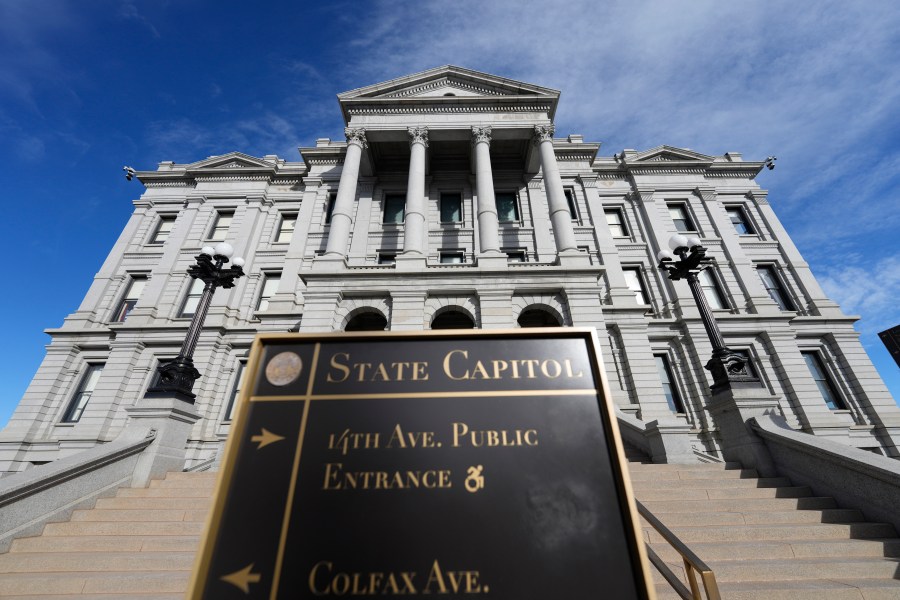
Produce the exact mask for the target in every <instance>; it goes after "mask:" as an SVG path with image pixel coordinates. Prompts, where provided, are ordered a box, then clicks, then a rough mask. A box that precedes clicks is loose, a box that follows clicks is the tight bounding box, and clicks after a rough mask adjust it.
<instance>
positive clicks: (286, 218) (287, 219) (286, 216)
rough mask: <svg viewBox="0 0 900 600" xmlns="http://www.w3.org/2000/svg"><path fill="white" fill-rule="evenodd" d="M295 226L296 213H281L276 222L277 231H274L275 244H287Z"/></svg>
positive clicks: (292, 235)
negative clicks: (279, 218)
mask: <svg viewBox="0 0 900 600" xmlns="http://www.w3.org/2000/svg"><path fill="white" fill-rule="evenodd" d="M296 226H297V213H282V215H281V221H280V222H279V223H278V231H277V232H276V233H275V243H276V244H287V243H289V242H290V241H291V239H292V238H293V237H294V228H295V227H296Z"/></svg>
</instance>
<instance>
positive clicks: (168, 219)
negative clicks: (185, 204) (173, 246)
mask: <svg viewBox="0 0 900 600" xmlns="http://www.w3.org/2000/svg"><path fill="white" fill-rule="evenodd" d="M174 226H175V215H161V216H160V217H159V223H157V224H156V229H155V230H154V231H153V235H152V236H150V243H151V244H164V243H165V242H166V240H168V239H169V234H170V233H172V227H174Z"/></svg>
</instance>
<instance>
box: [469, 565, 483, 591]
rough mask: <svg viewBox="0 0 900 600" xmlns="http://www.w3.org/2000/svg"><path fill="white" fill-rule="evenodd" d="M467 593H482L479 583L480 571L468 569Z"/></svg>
mask: <svg viewBox="0 0 900 600" xmlns="http://www.w3.org/2000/svg"><path fill="white" fill-rule="evenodd" d="M466 593H467V594H480V593H481V584H480V583H478V571H466Z"/></svg>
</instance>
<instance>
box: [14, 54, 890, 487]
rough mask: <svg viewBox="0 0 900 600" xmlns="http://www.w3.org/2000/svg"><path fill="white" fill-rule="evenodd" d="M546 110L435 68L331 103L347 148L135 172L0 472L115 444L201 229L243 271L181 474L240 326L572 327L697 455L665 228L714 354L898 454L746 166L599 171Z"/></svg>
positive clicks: (659, 152) (640, 410)
mask: <svg viewBox="0 0 900 600" xmlns="http://www.w3.org/2000/svg"><path fill="white" fill-rule="evenodd" d="M558 100H559V92H557V91H555V90H551V89H547V88H542V87H539V86H535V85H531V84H527V83H522V82H516V81H510V80H508V79H503V78H500V77H495V76H491V75H487V74H483V73H477V72H473V71H469V70H466V69H461V68H458V67H441V68H437V69H432V70H430V71H426V72H423V73H419V74H416V75H410V76H407V77H403V78H400V79H396V80H393V81H389V82H386V83H382V84H378V85H373V86H369V87H365V88H360V89H357V90H353V91H350V92H346V93H344V94H341V95H340V96H339V102H340V106H341V110H342V112H343V118H344V122H345V125H346V138H347V141H332V140H329V139H319V140H316V144H315V146H314V147H309V148H301V149H300V153H301V155H302V158H303V160H302V162H288V161H285V160H284V159H281V158H278V157H276V156H265V157H263V158H255V157H251V156H247V155H245V154H241V153H238V152H233V153H231V154H226V155H222V156H214V157H210V158H208V159H206V160H202V161H199V162H195V163H192V164H183V165H182V164H174V163H171V162H163V163H160V165H159V167H158V169H157V170H156V171H143V172H138V173H137V177H138V179H139V180H140V181H141V182H142V183H143V184H144V186H145V188H146V190H145V192H144V193H143V195H142V196H141V197H140V199H138V200H136V201H135V202H134V204H135V211H134V214H133V215H132V217H131V219H130V220H129V222H128V224H127V225H126V226H125V229H124V231H123V232H122V234H121V236H120V237H119V240H118V241H117V242H116V244H115V246H114V247H113V248H112V251H111V252H110V254H109V257H108V258H107V260H106V261H105V263H104V264H103V266H102V268H101V269H100V272H99V273H97V275H96V277H95V278H94V281H93V284H92V285H91V287H90V290H89V291H88V293H87V295H86V297H85V298H84V301H83V302H82V304H81V306H80V307H79V308H78V310H77V311H76V312H74V313H73V314H71V315H69V316H68V317H67V318H66V319H65V322H64V324H63V326H62V327H60V328H59V329H54V330H51V331H50V335H51V337H52V343H51V344H50V345H49V347H48V350H47V356H46V358H45V359H44V362H43V363H42V365H41V366H40V368H39V370H38V372H37V375H36V377H35V379H34V381H33V383H32V384H31V386H30V387H29V389H28V391H27V392H26V394H25V396H24V398H23V399H22V401H21V403H20V405H19V407H18V408H17V410H16V411H15V414H14V415H13V417H12V419H11V421H10V423H9V425H8V426H7V427H6V429H4V430H3V431H2V432H0V472H4V471H5V472H10V471H20V470H23V469H25V468H27V467H28V466H30V465H32V464H40V463H43V462H46V461H52V460H56V459H58V458H61V457H64V456H68V455H71V454H73V453H75V452H77V451H79V450H82V449H85V448H90V447H93V446H95V445H97V444H99V443H103V442H108V441H110V440H112V439H114V438H115V437H116V436H117V435H118V434H119V433H120V432H121V431H122V429H123V427H124V426H125V424H126V421H127V420H128V418H129V417H128V413H127V412H126V410H127V409H128V408H129V407H130V406H132V405H133V404H134V403H135V401H136V400H137V399H138V398H140V397H141V396H142V395H143V393H144V392H145V391H146V389H147V388H148V387H149V385H150V384H151V380H152V378H153V373H154V370H155V368H156V366H157V364H158V362H159V361H160V360H167V359H170V358H172V357H174V356H175V355H176V354H177V352H178V349H179V347H180V344H181V341H182V340H183V338H184V335H185V332H186V330H187V327H188V324H189V322H190V318H189V317H188V316H184V308H185V306H190V297H189V296H190V295H191V287H192V280H191V279H190V278H189V277H188V276H187V274H186V272H187V268H188V267H189V266H190V264H191V263H192V262H193V260H194V257H195V256H196V255H197V254H198V253H199V252H200V249H201V247H203V246H205V245H209V244H210V241H211V240H214V239H216V238H221V237H222V236H224V239H227V240H228V241H229V242H230V243H231V244H232V245H233V246H234V247H235V250H236V255H240V256H243V257H245V258H246V261H247V266H246V267H245V271H246V272H247V276H246V277H244V278H242V279H240V280H238V282H237V285H236V286H235V287H234V288H232V289H228V290H219V291H218V292H217V293H216V296H215V298H214V300H213V303H212V307H211V309H210V311H209V316H208V318H207V320H206V323H205V327H204V329H203V332H202V335H201V337H200V341H199V344H198V346H197V351H196V353H195V356H194V362H195V364H196V365H197V367H198V369H199V370H200V371H201V372H202V374H203V376H202V377H201V379H200V380H199V381H198V382H197V383H196V384H195V387H194V391H195V392H196V394H197V402H196V409H197V411H198V412H199V413H200V414H201V415H202V418H201V419H200V420H199V421H197V422H196V424H194V425H193V430H192V433H191V435H190V440H189V442H188V464H187V466H188V467H197V466H200V465H202V464H203V463H207V462H212V461H214V460H215V458H216V454H217V452H218V450H219V448H220V446H221V444H222V441H223V440H224V438H225V437H226V436H227V435H228V431H229V427H230V421H229V418H228V410H229V404H230V402H231V399H232V398H233V395H234V394H233V391H234V389H235V387H236V385H237V383H238V380H239V377H240V373H241V367H240V365H241V363H242V361H243V360H245V359H246V356H247V353H248V350H249V347H250V343H251V341H252V340H253V337H254V335H255V334H256V333H257V332H278V331H298V330H299V331H308V332H314V331H331V330H341V329H344V328H347V327H348V325H349V326H350V327H351V328H352V327H357V326H372V323H376V324H384V323H386V328H387V329H389V330H415V329H428V328H429V327H430V326H431V325H432V323H433V321H434V320H435V319H444V320H446V319H447V318H448V317H449V318H450V322H451V323H456V324H459V323H460V322H466V320H468V321H471V323H472V324H473V325H474V326H475V327H481V328H512V327H517V326H525V325H530V324H535V323H538V324H541V323H542V324H558V325H563V326H586V327H596V328H597V330H598V331H599V332H600V339H601V344H602V350H603V360H604V363H605V368H606V372H607V376H608V379H609V386H610V390H611V393H612V396H613V399H614V401H615V403H616V404H617V405H618V407H619V409H620V410H621V411H622V412H623V413H625V414H626V415H628V417H630V418H636V419H639V420H640V421H643V422H644V423H651V422H654V421H656V422H657V426H658V425H659V424H660V423H664V424H665V425H666V427H668V428H670V429H671V428H673V427H674V429H679V430H680V431H681V432H682V433H684V432H685V431H687V432H688V435H689V438H690V443H691V445H692V446H693V448H694V449H695V450H697V451H700V452H704V453H708V454H714V455H715V454H718V453H719V450H720V440H719V438H718V429H717V428H716V427H715V424H714V422H713V420H712V419H711V416H710V413H709V411H708V410H707V408H706V405H707V403H708V402H709V401H710V398H711V396H710V390H709V386H710V384H711V382H712V381H711V377H710V375H709V373H708V372H707V371H705V370H704V369H703V367H702V365H703V364H705V362H706V360H707V358H708V357H709V356H710V353H711V346H710V343H709V341H708V339H707V337H706V334H705V332H704V329H703V325H702V323H701V320H700V316H699V313H698V311H697V309H696V307H695V305H694V302H693V300H692V298H691V294H690V292H689V290H688V287H687V284H686V283H685V282H683V281H679V282H671V281H669V280H667V279H666V278H665V277H664V274H663V273H662V272H661V271H660V270H659V269H658V268H657V267H656V259H655V256H656V253H657V252H658V251H659V250H660V249H662V248H667V242H668V238H669V237H670V236H671V235H672V234H673V233H675V232H676V228H677V227H678V226H680V227H681V229H685V228H687V229H688V230H690V231H693V232H696V233H692V234H691V235H698V236H699V237H700V238H701V239H702V241H703V245H704V246H705V247H707V248H708V251H709V255H710V256H712V257H714V258H715V260H716V264H715V267H714V268H713V269H711V270H710V273H711V275H712V277H711V278H710V279H709V280H707V285H708V287H709V288H710V294H714V295H715V294H716V292H715V291H714V290H713V289H712V288H713V287H715V288H718V296H719V299H718V301H719V302H721V306H722V308H718V309H716V310H715V316H716V318H717V319H718V322H719V324H720V327H721V329H722V331H723V334H724V336H725V339H726V342H727V344H728V345H729V347H731V348H733V349H738V350H744V351H746V352H747V354H748V356H749V357H750V360H751V363H752V366H753V369H754V371H755V372H756V374H757V375H758V376H759V377H760V379H761V381H762V386H763V387H762V389H761V390H760V391H759V392H760V393H762V394H763V395H768V396H770V397H771V398H772V399H773V402H774V403H775V405H776V406H777V407H778V411H779V412H780V413H781V415H782V416H783V417H784V418H785V419H786V420H787V423H788V424H790V425H791V426H792V427H794V428H796V429H799V430H803V431H807V432H810V433H814V434H816V435H820V436H826V437H828V438H830V439H833V440H836V441H839V442H842V443H846V444H849V445H852V446H856V447H859V448H864V449H869V450H873V451H877V452H880V453H883V454H885V455H888V456H893V457H898V456H900V450H898V447H900V410H898V408H897V406H896V404H895V402H894V399H893V398H892V397H891V395H890V393H889V392H888V391H887V389H886V387H885V385H884V383H883V382H882V381H881V379H880V378H879V376H878V374H877V372H876V371H875V369H874V367H873V366H872V363H871V362H870V360H869V358H868V357H867V355H866V353H865V351H864V350H863V348H862V346H861V345H860V343H859V340H858V335H857V334H856V332H855V331H854V330H853V322H854V320H855V319H854V318H853V317H849V316H847V315H844V314H843V313H842V312H841V310H840V308H839V307H838V306H837V305H836V304H835V303H834V302H832V301H831V300H829V299H828V298H827V297H826V296H825V295H824V293H823V291H822V289H821V287H820V286H819V284H818V283H817V282H816V280H815V278H814V277H813V275H812V273H811V272H810V269H809V266H808V265H807V264H806V262H804V260H803V258H802V256H801V255H800V253H799V252H798V251H797V248H796V247H795V246H794V244H793V243H792V242H791V239H790V237H789V236H788V234H787V232H786V231H785V230H784V228H783V226H782V225H781V223H780V222H779V220H778V218H777V216H776V215H775V213H774V211H773V210H772V208H771V206H770V204H769V202H768V200H767V197H766V191H765V190H762V189H760V187H759V186H758V185H757V183H756V181H755V177H756V175H757V174H758V173H759V172H760V170H761V169H762V168H763V163H761V162H749V161H743V160H742V157H741V156H740V154H737V153H727V154H725V155H724V156H707V155H703V154H700V153H697V152H694V151H691V150H686V149H681V148H674V147H669V146H659V147H657V148H654V149H652V150H647V151H644V152H637V151H634V150H624V151H622V152H620V153H618V154H615V155H613V156H599V155H598V151H599V148H600V144H598V143H588V142H585V141H584V140H583V139H582V137H581V136H580V135H569V136H568V137H564V138H560V137H554V125H553V120H554V114H555V110H556V106H557V102H558ZM398 198H399V200H398ZM398 202H399V203H400V204H399V207H400V208H401V209H402V211H399V215H400V217H399V218H396V217H397V215H398V204H397V203H398ZM761 275H763V276H765V277H768V279H767V283H765V284H764V277H761ZM773 282H774V284H775V285H774V287H773ZM637 286H641V287H642V288H643V291H641V290H639V289H637ZM767 288H768V289H767ZM135 290H137V291H139V294H138V293H136V292H135ZM135 296H136V297H135ZM135 300H136V302H135ZM126 302H130V303H131V304H129V305H127V306H124V307H123V303H126ZM779 302H780V303H781V306H779ZM132 304H133V306H132ZM126 313H127V316H126V317H125V318H124V319H122V318H121V317H122V315H123V314H126ZM659 357H664V358H665V364H667V366H668V376H667V378H668V379H669V381H668V383H667V384H664V382H663V381H662V378H661V373H660V365H661V364H662V363H661V359H660V358H659ZM810 361H812V363H814V364H815V365H816V366H817V368H818V369H819V375H818V378H817V377H815V376H814V375H813V371H812V370H811V369H810V364H811V363H810ZM100 365H102V371H101V372H100V373H99V377H95V378H94V379H93V381H92V382H91V383H89V384H88V383H86V374H87V373H88V372H89V371H91V370H94V371H96V370H98V369H99V366H100ZM86 385H87V386H88V387H89V388H90V389H87V390H86V387H85V386H86ZM666 386H667V387H666ZM667 390H675V391H676V392H677V394H678V396H679V398H680V404H679V403H678V401H677V400H675V402H676V404H673V403H672V402H673V400H672V399H671V398H670V397H667V393H666V391H667ZM823 390H825V391H824V395H823ZM86 391H87V392H89V393H87V399H85V392H86ZM826 397H830V398H831V401H832V407H829V405H828V404H827V403H826ZM79 401H80V402H81V404H80V408H78V409H77V410H76V409H75V408H73V403H76V404H77V403H78V402H79ZM673 407H674V408H675V409H676V410H673ZM73 411H74V412H73ZM76 417H77V418H76Z"/></svg>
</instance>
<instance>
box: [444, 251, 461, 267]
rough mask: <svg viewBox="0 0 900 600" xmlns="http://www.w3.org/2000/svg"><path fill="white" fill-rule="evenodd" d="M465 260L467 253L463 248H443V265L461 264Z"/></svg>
mask: <svg viewBox="0 0 900 600" xmlns="http://www.w3.org/2000/svg"><path fill="white" fill-rule="evenodd" d="M465 260H466V255H465V253H464V252H463V251H462V250H441V253H440V261H441V264H442V265H461V264H463V263H464V262H465Z"/></svg>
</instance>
